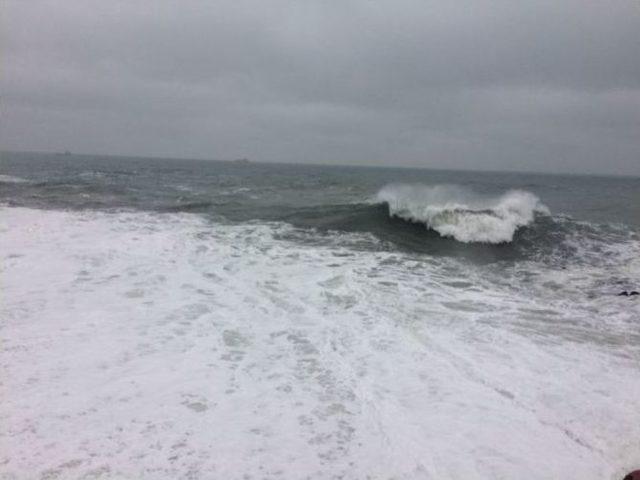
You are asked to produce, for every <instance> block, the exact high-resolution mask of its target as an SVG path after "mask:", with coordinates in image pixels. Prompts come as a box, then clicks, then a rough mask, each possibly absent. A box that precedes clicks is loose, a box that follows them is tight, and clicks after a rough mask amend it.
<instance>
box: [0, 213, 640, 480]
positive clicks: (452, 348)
mask: <svg viewBox="0 0 640 480" xmlns="http://www.w3.org/2000/svg"><path fill="white" fill-rule="evenodd" d="M291 228H292V227H290V226H286V225H284V224H257V223H256V224H244V225H218V224H214V223H210V222H208V221H206V220H205V219H204V218H202V217H199V216H196V215H192V214H149V213H96V212H92V211H85V212H75V213H70V212H61V211H40V210H29V209H23V208H2V209H1V210H0V255H1V263H0V268H1V272H0V282H1V283H2V302H0V326H1V329H2V351H1V353H0V355H1V360H2V361H1V362H0V372H1V378H2V390H3V399H2V402H0V425H2V427H0V474H1V476H2V477H3V478H9V479H12V478H16V479H23V478H65V479H66V478H128V479H129V478H136V479H154V480H156V479H176V478H224V479H240V478H286V479H289V478H323V479H324V478H336V477H340V476H342V477H343V478H354V479H357V478H367V477H369V478H390V477H391V478H406V479H410V478H411V479H413V478H434V479H449V478H451V479H456V478H465V479H496V478H505V479H506V478H527V479H545V480H546V479H550V478H580V479H585V480H589V479H593V480H596V479H597V480H600V479H614V478H621V477H622V474H623V473H624V472H625V471H627V470H631V469H632V468H633V467H636V468H637V467H639V466H640V465H638V464H637V462H638V456H637V455H638V439H639V438H640V410H639V409H638V408H637V406H638V404H637V399H638V398H639V397H640V372H639V367H638V358H639V353H640V352H639V346H638V345H639V343H640V342H638V333H637V318H638V314H639V313H640V308H639V305H640V302H638V301H637V299H627V298H624V299H620V298H617V297H615V296H607V295H603V296H601V297H596V298H592V299H588V298H585V296H584V294H583V290H584V287H585V282H587V283H588V282H592V281H594V279H596V280H595V281H599V280H598V279H601V278H603V276H604V275H605V274H609V273H607V272H600V271H591V270H588V269H589V268H591V267H588V266H585V267H572V268H569V269H567V270H562V271H556V270H550V269H544V268H543V267H542V266H537V265H535V264H528V265H518V266H514V267H513V268H512V269H511V270H504V271H500V272H497V271H491V269H490V267H484V268H479V267H474V266H473V265H469V264H463V263H460V262H457V261H454V260H451V259H446V258H433V257H425V256H418V255H408V254H401V253H397V252H396V253H394V252H371V251H354V250H352V249H349V248H347V246H345V245H346V244H347V243H348V238H347V236H345V237H344V238H340V237H339V236H336V239H335V245H333V246H331V245H326V246H309V245H303V244H299V243H294V242H290V241H286V240H282V239H281V237H282V234H283V233H286V232H287V231H288V230H290V229H291ZM278 238H280V239H278ZM625 248H626V249H633V248H635V249H636V253H637V244H630V245H628V246H626V247H625ZM631 253H633V252H631ZM637 266H638V265H637V263H636V264H634V265H631V264H627V265H626V266H625V267H624V268H635V269H637ZM621 268H622V267H621ZM614 273H615V272H614ZM634 462H635V463H634Z"/></svg>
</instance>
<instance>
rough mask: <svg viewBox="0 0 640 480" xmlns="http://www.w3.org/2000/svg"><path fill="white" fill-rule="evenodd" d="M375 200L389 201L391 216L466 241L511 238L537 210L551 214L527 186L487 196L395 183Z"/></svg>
mask: <svg viewBox="0 0 640 480" xmlns="http://www.w3.org/2000/svg"><path fill="white" fill-rule="evenodd" d="M376 200H377V201H378V202H380V203H386V204H387V205H388V207H389V215H391V216H394V217H399V218H402V219H403V220H407V221H410V222H414V223H423V224H424V225H426V227H427V228H430V229H432V230H435V231H436V232H438V233H439V234H440V235H442V236H444V237H452V238H454V239H455V240H457V241H459V242H464V243H471V242H482V243H506V242H511V241H512V240H513V236H514V234H515V232H516V231H517V230H518V229H519V228H520V227H524V226H526V225H529V224H530V223H531V222H533V220H534V219H535V216H536V214H549V209H548V208H547V207H546V206H545V205H544V204H543V203H542V202H541V201H540V199H539V198H538V197H537V196H535V195H534V194H533V193H531V192H527V191H524V190H509V191H507V192H505V193H504V194H502V195H500V196H499V197H487V196H482V195H479V194H477V193H475V192H473V191H471V190H468V189H465V188H462V187H459V186H456V185H435V186H427V185H406V184H394V185H387V186H385V187H383V188H382V189H381V190H380V191H379V192H378V194H377V198H376Z"/></svg>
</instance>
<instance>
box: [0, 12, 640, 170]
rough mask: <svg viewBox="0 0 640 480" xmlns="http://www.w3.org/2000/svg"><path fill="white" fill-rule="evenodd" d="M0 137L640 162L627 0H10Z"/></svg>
mask: <svg viewBox="0 0 640 480" xmlns="http://www.w3.org/2000/svg"><path fill="white" fill-rule="evenodd" d="M1 21H2V34H1V35H2V37H1V38H0V41H1V45H2V50H1V54H2V57H1V62H2V71H1V73H0V82H1V88H2V90H1V95H2V119H1V120H0V121H1V124H0V129H1V130H0V135H1V136H0V140H1V141H2V148H5V149H26V150H66V149H69V150H73V151H84V152H96V153H116V154H137V155H162V156H176V157H197V158H212V159H215V158H219V159H224V158H236V157H249V158H252V159H255V160H264V161H285V162H321V163H355V164H373V165H405V166H424V167H440V168H474V169H511V170H545V171H562V172H574V173H591V172H604V173H635V174H640V54H639V52H640V4H639V3H638V2H637V1H624V0H623V1H620V2H596V1H592V0H586V1H585V0H579V1H578V0H565V1H563V2H557V1H546V0H539V1H531V0H523V1H521V2H513V1H507V0H495V1H487V0H474V1H465V0H463V1H459V2H449V1H444V0H438V1H434V0H421V1H418V0H415V1H413V0H402V1H390V0H376V1H370V0H369V1H364V0H347V1H344V2H334V1H308V2H300V1H288V0H272V1H269V2H261V1H244V0H235V1H207V2H205V1H203V0H202V1H201V0H184V1H181V2H176V1H171V2H169V1H164V0H155V1H153V2H149V1H142V0H132V1H112V2H104V1H97V0H65V1H64V2H60V1H54V0H30V1H24V0H6V1H5V3H4V8H3V16H2V19H1Z"/></svg>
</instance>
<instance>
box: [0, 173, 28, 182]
mask: <svg viewBox="0 0 640 480" xmlns="http://www.w3.org/2000/svg"><path fill="white" fill-rule="evenodd" d="M27 182H28V180H26V179H24V178H21V177H15V176H13V175H0V183H27Z"/></svg>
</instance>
